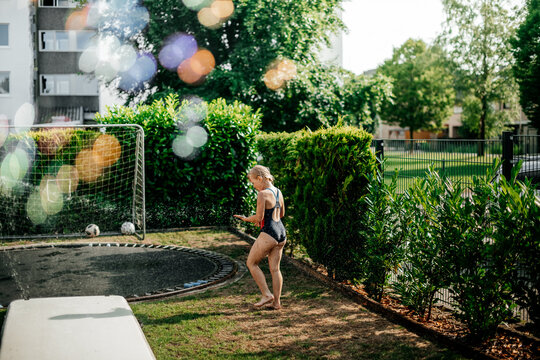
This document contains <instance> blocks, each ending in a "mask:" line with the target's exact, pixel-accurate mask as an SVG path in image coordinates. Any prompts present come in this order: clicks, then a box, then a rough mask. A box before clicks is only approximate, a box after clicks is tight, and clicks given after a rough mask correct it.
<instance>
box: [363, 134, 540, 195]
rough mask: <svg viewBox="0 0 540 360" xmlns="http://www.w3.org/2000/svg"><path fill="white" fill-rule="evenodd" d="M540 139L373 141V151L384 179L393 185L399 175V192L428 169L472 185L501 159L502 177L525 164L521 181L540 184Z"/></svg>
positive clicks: (507, 175) (519, 176)
mask: <svg viewBox="0 0 540 360" xmlns="http://www.w3.org/2000/svg"><path fill="white" fill-rule="evenodd" d="M539 147H540V135H519V136H517V135H512V134H511V133H510V132H504V133H503V136H502V138H501V139H493V140H451V139H428V140H425V139H422V140H409V139H406V140H390V139H382V140H373V142H372V151H374V153H375V154H376V156H377V158H378V159H380V160H382V159H384V160H385V167H384V177H385V179H386V180H387V181H390V179H391V178H392V176H393V175H394V174H395V172H396V171H397V172H398V184H397V186H398V191H400V192H403V191H405V190H406V189H408V188H409V186H410V185H411V183H412V182H413V181H414V179H415V178H418V177H423V176H424V175H425V174H426V172H427V170H428V168H429V167H430V166H431V167H432V168H433V169H435V170H437V171H439V172H440V173H441V174H444V175H445V176H447V177H449V178H450V179H452V180H454V181H460V182H461V183H462V184H463V185H465V186H469V185H471V184H472V178H473V176H485V175H486V171H487V169H488V168H489V167H491V166H492V165H493V161H494V160H495V159H497V158H499V159H501V160H502V163H503V166H502V170H501V172H502V174H503V175H504V176H506V177H507V178H508V177H510V174H511V171H512V168H513V167H514V166H516V164H517V163H518V161H520V160H522V166H521V170H520V172H519V173H518V178H519V179H521V180H523V179H525V178H530V179H531V181H532V182H533V183H534V184H536V185H538V184H539V183H540V148H539Z"/></svg>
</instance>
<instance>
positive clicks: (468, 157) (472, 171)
mask: <svg viewBox="0 0 540 360" xmlns="http://www.w3.org/2000/svg"><path fill="white" fill-rule="evenodd" d="M495 156H496V155H485V156H480V157H479V156H477V155H476V154H467V153H445V152H419V151H416V152H414V153H412V154H409V153H406V152H395V151H394V152H393V151H387V152H385V153H384V158H385V160H386V171H385V180H386V181H387V182H388V183H389V182H390V179H391V178H392V175H393V174H394V172H395V171H398V172H399V178H398V188H399V189H402V190H405V189H407V188H408V187H409V186H410V184H411V183H412V182H413V179H414V178H416V177H422V176H424V175H425V174H426V172H427V170H428V167H429V166H431V165H432V166H434V168H435V170H438V171H439V172H441V171H442V172H443V173H444V174H445V175H447V176H448V177H450V178H451V179H453V180H461V181H462V182H463V183H464V184H472V178H473V176H484V175H485V174H486V170H487V169H488V168H489V167H490V166H492V164H493V159H494V158H495ZM443 170H444V171H443Z"/></svg>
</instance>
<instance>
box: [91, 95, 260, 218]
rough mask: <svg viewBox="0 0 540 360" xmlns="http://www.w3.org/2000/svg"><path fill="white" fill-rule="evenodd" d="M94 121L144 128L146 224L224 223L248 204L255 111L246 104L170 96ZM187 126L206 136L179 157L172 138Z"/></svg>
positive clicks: (257, 123) (256, 125)
mask: <svg viewBox="0 0 540 360" xmlns="http://www.w3.org/2000/svg"><path fill="white" fill-rule="evenodd" d="M96 120H97V121H98V122H100V123H106V124H139V125H140V126H141V127H142V128H143V129H144V132H145V167H146V204H147V205H146V208H147V227H150V228H165V227H176V226H196V225H215V224H229V223H230V222H231V220H232V214H233V213H243V212H246V211H247V209H248V208H249V206H250V205H252V204H253V199H254V198H256V197H255V196H254V194H253V189H252V188H251V187H250V185H249V183H248V182H247V181H246V174H247V171H248V170H249V168H250V167H251V166H253V165H254V164H255V158H256V153H255V142H256V135H257V134H258V133H259V128H260V115H259V114H258V113H257V112H253V111H252V110H251V108H250V107H249V106H245V105H243V104H241V103H239V102H234V103H233V104H227V103H226V102H225V100H223V99H217V100H213V101H212V102H210V103H208V104H207V103H205V102H200V103H195V102H193V101H191V102H190V101H188V100H185V101H183V102H182V103H180V101H179V99H178V96H177V95H169V96H168V97H167V98H165V99H164V100H156V101H154V102H153V103H152V104H151V105H139V106H137V107H136V108H128V107H124V106H119V107H114V108H112V109H109V111H108V112H107V113H106V114H101V115H97V116H96ZM197 120H199V121H197ZM192 125H198V126H201V127H202V128H204V130H205V131H206V133H207V134H208V140H207V142H206V143H205V144H204V145H203V146H202V147H200V148H198V149H196V150H195V153H194V154H193V155H191V156H188V157H187V158H181V157H179V156H177V155H176V154H175V153H174V150H173V142H174V141H175V139H177V137H179V136H183V135H185V134H186V132H187V130H188V128H189V127H190V126H192Z"/></svg>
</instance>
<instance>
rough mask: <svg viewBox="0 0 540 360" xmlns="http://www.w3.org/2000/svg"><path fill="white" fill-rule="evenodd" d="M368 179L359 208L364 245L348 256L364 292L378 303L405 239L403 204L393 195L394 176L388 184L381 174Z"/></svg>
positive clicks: (361, 237)
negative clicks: (355, 264)
mask: <svg viewBox="0 0 540 360" xmlns="http://www.w3.org/2000/svg"><path fill="white" fill-rule="evenodd" d="M367 179H368V185H367V194H366V195H365V196H364V197H363V198H362V201H361V202H360V207H361V208H362V209H365V212H364V213H363V214H362V215H361V220H362V226H361V228H360V229H361V230H360V239H363V240H364V242H365V243H364V247H363V248H362V249H361V251H360V252H358V251H357V250H356V249H355V250H356V251H354V250H353V251H352V253H351V256H353V258H354V259H355V261H356V262H358V264H359V265H360V269H362V273H361V274H360V276H359V280H361V282H362V283H363V284H364V288H365V290H366V292H367V293H368V295H369V296H370V297H372V298H374V299H375V300H377V301H381V298H382V296H383V293H384V290H385V288H386V287H387V286H388V282H389V280H390V276H391V273H392V272H393V271H395V270H396V269H397V267H398V264H399V262H400V260H401V254H400V245H401V243H402V242H403V239H404V231H403V230H404V229H402V226H401V224H403V222H402V221H400V217H402V216H403V214H402V211H401V203H402V202H401V199H400V198H401V196H400V195H398V194H396V185H397V173H396V174H395V175H394V176H393V178H392V181H391V182H390V183H389V184H387V183H385V181H384V175H383V174H382V173H381V172H380V171H377V172H376V176H373V174H371V173H370V174H368V175H367Z"/></svg>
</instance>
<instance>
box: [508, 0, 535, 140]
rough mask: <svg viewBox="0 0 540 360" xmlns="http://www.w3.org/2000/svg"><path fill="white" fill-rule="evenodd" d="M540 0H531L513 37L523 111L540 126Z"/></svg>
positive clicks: (515, 71) (516, 73) (515, 65)
mask: <svg viewBox="0 0 540 360" xmlns="http://www.w3.org/2000/svg"><path fill="white" fill-rule="evenodd" d="M538 24H540V1H539V0H529V1H528V4H527V14H526V17H525V20H524V22H523V23H522V24H521V25H520V26H519V28H518V29H517V33H516V36H515V37H514V38H513V39H512V40H511V44H512V47H513V54H514V58H515V60H516V62H515V64H514V67H513V70H514V75H515V77H516V80H517V82H518V84H519V91H520V103H521V106H522V107H523V112H524V113H525V114H526V115H527V117H528V118H529V120H530V121H531V123H532V126H534V127H535V128H537V129H540V87H539V86H538V84H540V26H539V25H538Z"/></svg>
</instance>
